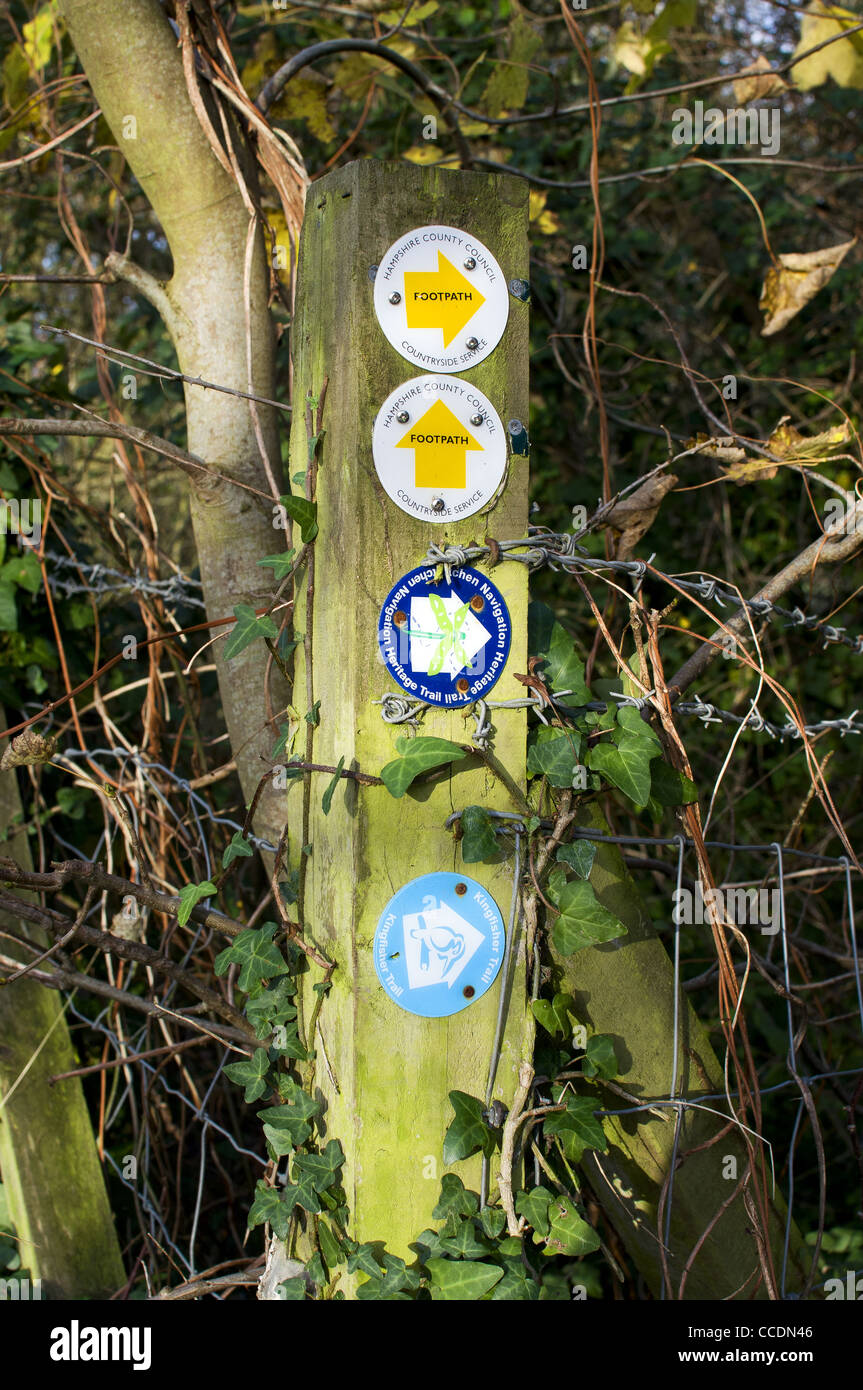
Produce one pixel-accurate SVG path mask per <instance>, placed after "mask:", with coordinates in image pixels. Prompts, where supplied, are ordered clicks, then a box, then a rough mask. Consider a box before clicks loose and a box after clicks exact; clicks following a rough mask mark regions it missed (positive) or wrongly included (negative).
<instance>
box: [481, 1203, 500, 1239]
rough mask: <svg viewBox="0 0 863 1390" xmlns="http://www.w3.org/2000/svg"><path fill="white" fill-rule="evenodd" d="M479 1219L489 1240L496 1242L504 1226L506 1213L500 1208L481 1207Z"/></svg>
mask: <svg viewBox="0 0 863 1390" xmlns="http://www.w3.org/2000/svg"><path fill="white" fill-rule="evenodd" d="M479 1219H480V1221H481V1222H482V1228H483V1230H484V1231H485V1233H486V1235H487V1236H488V1238H489V1240H497V1238H498V1236H499V1235H500V1233H501V1231H502V1230H503V1228H504V1226H505V1225H506V1212H505V1211H502V1210H501V1208H500V1207H483V1209H482V1211H481V1212H480V1214H479Z"/></svg>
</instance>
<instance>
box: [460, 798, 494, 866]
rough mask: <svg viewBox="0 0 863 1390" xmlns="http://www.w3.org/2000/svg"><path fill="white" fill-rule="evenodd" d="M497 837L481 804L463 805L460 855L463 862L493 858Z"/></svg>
mask: <svg viewBox="0 0 863 1390" xmlns="http://www.w3.org/2000/svg"><path fill="white" fill-rule="evenodd" d="M497 853H498V846H497V837H496V836H495V833H494V826H493V825H492V819H491V816H490V815H489V814H488V811H486V809H485V807H483V806H465V808H464V810H463V811H462V813H461V857H462V859H463V860H464V862H465V864H479V863H481V862H482V861H483V860H489V859H494V858H495V857H496V855H497Z"/></svg>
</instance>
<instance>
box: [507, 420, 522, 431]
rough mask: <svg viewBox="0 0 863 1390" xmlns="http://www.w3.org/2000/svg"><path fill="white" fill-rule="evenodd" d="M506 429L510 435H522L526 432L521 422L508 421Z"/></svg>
mask: <svg viewBox="0 0 863 1390" xmlns="http://www.w3.org/2000/svg"><path fill="white" fill-rule="evenodd" d="M506 428H507V430H508V432H509V433H510V434H522V433H523V432H524V425H523V424H522V423H521V421H520V420H507V422H506Z"/></svg>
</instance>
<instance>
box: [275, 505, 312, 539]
mask: <svg viewBox="0 0 863 1390" xmlns="http://www.w3.org/2000/svg"><path fill="white" fill-rule="evenodd" d="M279 501H280V502H281V504H282V506H283V507H284V509H285V511H286V512H287V514H288V516H289V517H290V518H291V520H292V521H298V522H299V524H300V536H301V538H302V542H303V545H308V544H309V542H310V541H313V540H314V539H315V536H316V535H317V534H318V504H317V502H309V501H308V499H307V498H305V497H294V496H293V494H292V493H288V494H287V495H286V496H284V497H280V498H279Z"/></svg>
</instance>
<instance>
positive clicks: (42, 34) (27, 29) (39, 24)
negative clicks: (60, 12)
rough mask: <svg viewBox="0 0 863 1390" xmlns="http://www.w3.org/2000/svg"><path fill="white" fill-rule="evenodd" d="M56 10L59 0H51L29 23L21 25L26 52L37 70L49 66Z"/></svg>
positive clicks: (39, 70)
mask: <svg viewBox="0 0 863 1390" xmlns="http://www.w3.org/2000/svg"><path fill="white" fill-rule="evenodd" d="M56 11H57V0H49V3H48V4H47V5H43V6H42V8H41V10H37V12H36V14H35V15H34V16H33V18H32V19H31V20H30V22H29V24H23V25H22V26H21V35H22V38H23V39H24V52H25V53H26V55H27V57H28V58H29V60H30V62H31V63H32V64H33V67H34V68H35V69H36V71H37V72H41V71H42V69H43V68H44V67H47V65H48V60H49V58H50V57H51V49H52V47H53V45H54V22H55V18H56Z"/></svg>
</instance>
